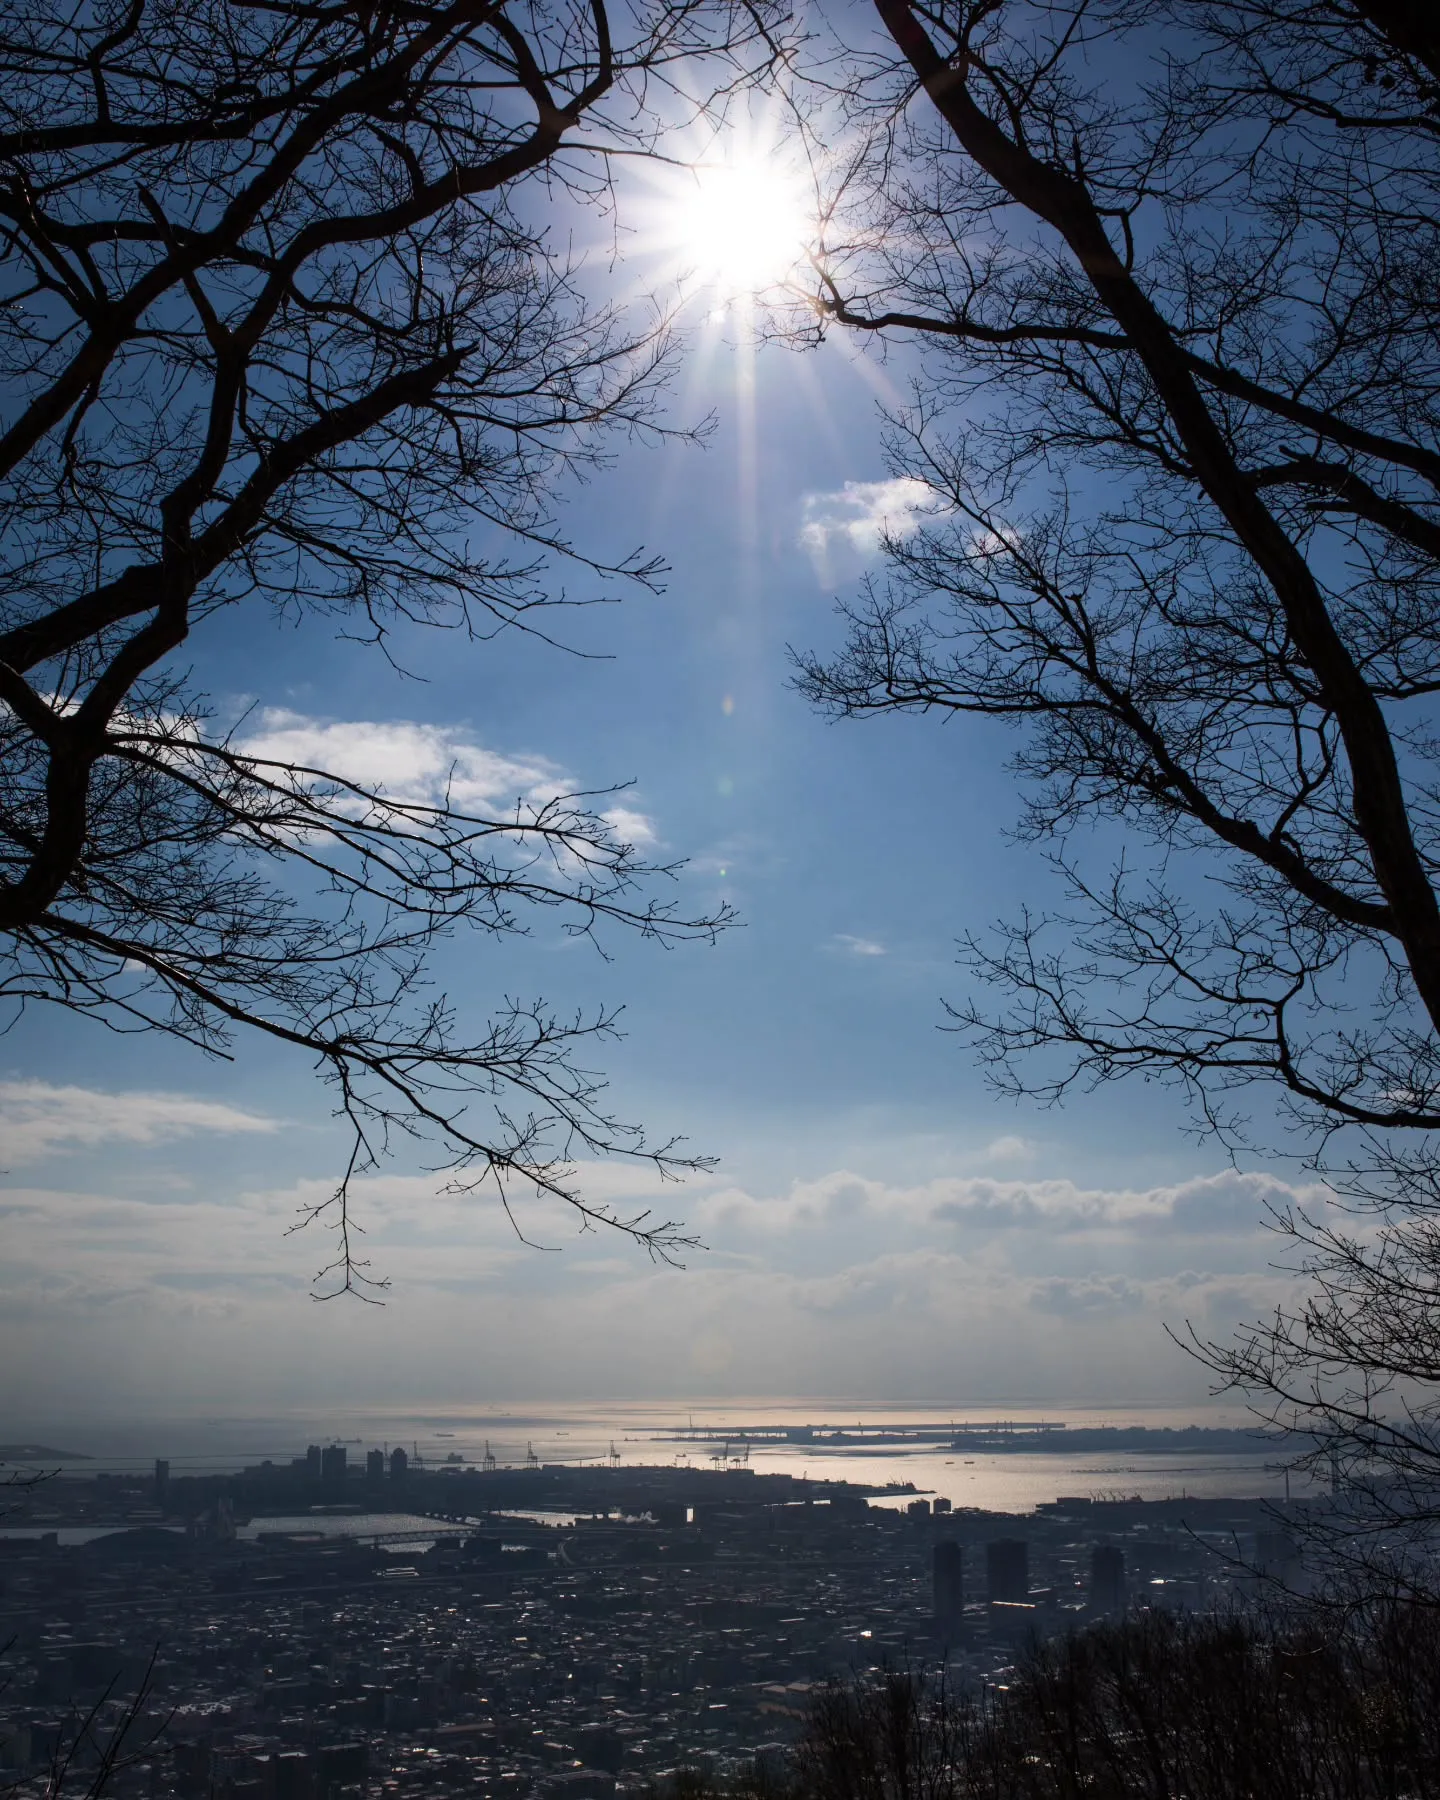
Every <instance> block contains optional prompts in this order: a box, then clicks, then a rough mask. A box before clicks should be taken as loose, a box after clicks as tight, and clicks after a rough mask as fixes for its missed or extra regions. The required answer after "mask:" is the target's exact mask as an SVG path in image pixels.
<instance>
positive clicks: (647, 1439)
mask: <svg viewBox="0 0 1440 1800" xmlns="http://www.w3.org/2000/svg"><path fill="white" fill-rule="evenodd" d="M1038 1418H1045V1419H1048V1420H1051V1421H1053V1422H1057V1423H1061V1422H1063V1423H1065V1424H1068V1425H1071V1426H1081V1425H1148V1426H1151V1427H1153V1428H1158V1427H1163V1426H1181V1425H1190V1424H1206V1425H1217V1426H1218V1425H1235V1424H1241V1423H1243V1422H1244V1421H1243V1419H1242V1418H1241V1417H1240V1416H1238V1415H1237V1414H1235V1413H1219V1412H1205V1411H1204V1410H1202V1409H1197V1408H1191V1409H1189V1410H1186V1411H1180V1412H1177V1411H1173V1410H1169V1411H1162V1410H1160V1409H1150V1410H1145V1409H1135V1408H1129V1409H1125V1410H1118V1409H1117V1410H1107V1409H1105V1408H1100V1407H1087V1408H1080V1407H1059V1408H1056V1407H1046V1408H1039V1407H1033V1408H1025V1409H1020V1408H1015V1407H1007V1408H1003V1409H1002V1408H997V1407H977V1406H965V1405H960V1404H957V1405H955V1406H953V1407H950V1406H945V1407H927V1408H907V1407H901V1406H874V1405H871V1406H858V1405H856V1404H855V1403H854V1402H835V1401H825V1402H806V1401H795V1402H791V1403H788V1404H777V1403H776V1402H774V1401H764V1402H751V1401H744V1400H734V1401H726V1402H723V1403H717V1402H706V1403H704V1404H703V1405H697V1406H696V1407H695V1408H694V1409H693V1410H692V1409H691V1408H689V1407H686V1406H683V1405H675V1404H673V1403H666V1402H659V1403H648V1404H644V1405H638V1404H629V1405H621V1404H615V1405H608V1406H606V1405H584V1406H578V1405H577V1406H571V1407H562V1406H558V1405H544V1406H541V1405H535V1406H523V1405H518V1404H517V1405H515V1406H510V1407H492V1408H483V1409H482V1408H478V1407H477V1408H476V1409H474V1410H473V1411H471V1412H468V1413H460V1412H453V1411H452V1412H449V1413H443V1412H438V1411H437V1412H434V1413H428V1414H419V1413H413V1414H405V1413H391V1414H368V1415H361V1414H355V1413H351V1414H337V1415H334V1416H332V1417H330V1418H314V1417H310V1416H298V1415H297V1416H295V1417H292V1418H274V1417H272V1418H256V1419H169V1420H164V1419H157V1420H147V1421H139V1420H137V1421H135V1422H134V1424H133V1425H131V1426H129V1427H128V1428H124V1427H117V1425H116V1423H115V1421H114V1420H107V1421H106V1422H105V1423H104V1424H103V1425H102V1424H95V1425H92V1426H88V1427H87V1426H86V1425H85V1424H83V1423H80V1424H73V1425H70V1426H67V1427H65V1428H64V1429H63V1430H62V1428H61V1427H59V1426H52V1427H46V1428H45V1430H44V1431H41V1430H40V1429H38V1428H37V1427H35V1426H34V1425H30V1426H29V1427H28V1428H27V1430H26V1432H25V1434H24V1435H25V1436H26V1437H27V1438H33V1439H38V1441H40V1442H42V1443H50V1444H56V1445H58V1446H59V1447H60V1448H63V1449H68V1450H74V1451H83V1452H87V1453H88V1454H89V1456H90V1457H91V1458H92V1459H93V1460H92V1461H90V1462H87V1463H76V1464H74V1465H71V1466H73V1467H74V1468H75V1469H76V1471H77V1472H78V1471H80V1470H95V1469H116V1470H120V1469H145V1468H148V1467H149V1465H150V1462H151V1460H152V1459H153V1458H154V1457H156V1456H166V1457H168V1458H169V1459H170V1464H171V1468H172V1470H173V1472H174V1473H175V1474H177V1475H180V1474H185V1473H200V1472H204V1471H220V1470H227V1469H236V1468H240V1467H241V1466H243V1465H245V1464H250V1463H255V1462H259V1461H261V1460H263V1459H264V1458H267V1457H268V1458H270V1459H271V1460H272V1461H275V1462H288V1461H289V1460H290V1458H291V1457H293V1456H298V1455H302V1454H303V1453H304V1450H305V1447H306V1445H307V1444H310V1443H331V1442H335V1441H340V1442H343V1443H345V1444H346V1446H347V1448H348V1449H349V1451H350V1456H351V1460H352V1461H354V1460H357V1459H359V1458H360V1457H361V1456H363V1454H364V1452H365V1451H366V1450H367V1449H370V1448H372V1447H374V1446H376V1445H379V1446H383V1447H393V1446H394V1445H396V1444H403V1445H404V1446H405V1448H406V1450H407V1451H409V1452H410V1453H411V1454H412V1455H414V1454H415V1453H416V1452H417V1451H418V1453H419V1455H420V1456H421V1458H422V1459H423V1461H424V1462H425V1464H426V1466H427V1467H435V1466H437V1465H441V1464H443V1463H444V1462H445V1460H446V1458H447V1457H453V1458H456V1459H458V1461H459V1462H460V1463H461V1464H464V1465H471V1464H478V1463H479V1462H480V1460H481V1458H482V1457H483V1455H484V1453H485V1449H486V1446H487V1444H488V1446H489V1448H490V1451H491V1453H492V1454H493V1455H494V1457H495V1459H496V1461H497V1462H498V1463H499V1464H500V1465H501V1466H502V1467H503V1466H509V1467H520V1466H523V1464H524V1462H525V1460H526V1457H527V1454H528V1452H529V1451H530V1450H531V1449H532V1448H533V1450H534V1453H535V1455H536V1457H537V1458H538V1460H539V1461H540V1462H542V1463H569V1464H577V1463H593V1462H599V1461H605V1460H608V1459H609V1454H610V1450H611V1447H612V1445H613V1447H614V1449H615V1451H616V1452H617V1453H618V1455H619V1457H620V1460H621V1463H622V1464H637V1463H679V1464H681V1465H682V1466H689V1467H692V1468H712V1467H719V1466H720V1465H721V1462H722V1460H723V1458H724V1455H725V1434H726V1433H728V1432H738V1431H739V1430H740V1429H741V1428H744V1427H749V1428H751V1429H766V1428H769V1429H787V1428H795V1427H804V1426H809V1427H812V1428H813V1429H815V1430H817V1431H818V1430H820V1429H822V1428H830V1429H834V1428H836V1427H843V1428H844V1429H845V1430H847V1431H851V1432H854V1431H856V1430H857V1428H858V1429H859V1430H860V1431H861V1432H862V1433H863V1432H874V1431H875V1430H877V1429H878V1428H879V1427H881V1426H882V1425H883V1426H891V1427H898V1426H907V1425H909V1426H914V1425H923V1424H928V1425H940V1426H946V1425H948V1424H949V1423H951V1422H952V1421H953V1422H954V1423H957V1424H958V1423H961V1422H967V1423H976V1424H994V1423H998V1422H999V1421H1001V1420H1002V1419H1014V1420H1021V1419H1030V1420H1033V1419H1038ZM704 1433H713V1434H715V1435H714V1436H713V1437H709V1438H707V1437H704V1436H702V1434H704ZM6 1435H10V1436H12V1437H16V1438H18V1437H19V1436H20V1433H18V1432H13V1433H7V1434H6ZM729 1451H730V1455H731V1457H732V1459H733V1458H734V1457H736V1456H737V1455H739V1454H741V1453H742V1447H741V1445H740V1443H739V1442H738V1440H737V1439H731V1441H730V1444H729ZM748 1460H749V1467H751V1468H752V1469H755V1470H757V1471H762V1472H769V1471H775V1472H785V1473H788V1474H793V1475H808V1476H809V1477H810V1478H811V1479H813V1480H827V1479H828V1480H850V1481H862V1482H865V1483H867V1484H870V1485H875V1486H879V1485H883V1484H885V1483H890V1482H897V1483H904V1482H909V1483H913V1484H914V1488H915V1490H916V1491H917V1492H919V1493H924V1494H940V1495H943V1496H944V1497H945V1498H947V1499H949V1500H951V1501H952V1502H953V1503H954V1504H955V1505H957V1506H977V1507H983V1508H985V1509H987V1510H992V1511H1006V1512H1026V1511H1029V1510H1031V1509H1032V1508H1034V1507H1035V1506H1036V1505H1037V1504H1039V1503H1040V1502H1041V1501H1046V1500H1053V1499H1055V1498H1056V1496H1057V1495H1059V1494H1090V1495H1098V1494H1126V1495H1129V1494H1139V1495H1143V1496H1144V1497H1145V1498H1147V1499H1159V1498H1164V1497H1166V1496H1169V1495H1180V1494H1204V1495H1244V1496H1250V1495H1262V1494H1263V1495H1278V1494H1280V1493H1283V1491H1284V1475H1283V1472H1282V1471H1281V1470H1280V1469H1279V1468H1278V1467H1277V1466H1275V1463H1276V1459H1275V1455H1274V1452H1273V1451H1272V1452H1268V1453H1267V1452H1264V1451H1261V1452H1259V1453H1257V1454H1255V1455H1246V1454H1236V1453H1233V1452H1232V1453H1228V1454H1225V1455H1222V1456H1202V1455H1195V1454H1192V1453H1175V1452H1171V1453H1169V1454H1154V1453H1137V1452H1134V1451H1124V1452H1120V1453H1113V1452H1111V1453H1100V1454H1095V1453H1084V1454H1081V1453H1076V1454H1073V1455H1069V1456H1067V1455H1064V1454H1052V1453H1048V1452H1047V1453H1045V1454H1037V1453H1029V1454H1026V1453H1019V1452H1017V1453H1011V1454H1005V1455H989V1456H976V1457H974V1458H966V1457H964V1456H957V1455H954V1454H953V1453H951V1452H950V1450H949V1449H948V1448H946V1447H944V1446H943V1445H942V1444H939V1443H936V1442H931V1443H929V1444H917V1445H916V1446H914V1447H910V1446H908V1445H902V1444H894V1443H889V1444H880V1443H876V1442H871V1443H868V1444H866V1443H864V1442H861V1443H858V1444H857V1443H856V1442H855V1441H853V1440H852V1441H850V1442H848V1443H847V1444H846V1445H844V1446H843V1447H831V1446H827V1445H821V1444H815V1443H787V1442H772V1443H764V1444H758V1443H753V1442H752V1444H751V1446H750V1451H749V1459H748ZM1296 1491H1297V1492H1298V1491H1299V1487H1298V1484H1297V1490H1296ZM893 1503H894V1504H904V1500H903V1498H898V1499H896V1500H895V1501H894V1502H893ZM302 1524H303V1526H304V1527H305V1528H307V1529H322V1530H323V1529H327V1528H328V1527H327V1526H325V1525H324V1524H321V1523H319V1522H318V1521H317V1519H316V1518H315V1517H314V1516H310V1517H307V1518H306V1519H304V1520H303V1521H299V1520H297V1521H294V1522H292V1523H291V1525H290V1527H289V1528H292V1529H298V1528H300V1527H301V1525H302ZM391 1524H392V1526H393V1519H392V1521H391ZM264 1528H266V1529H272V1530H275V1529H286V1528H287V1527H286V1526H284V1525H281V1524H280V1522H279V1521H274V1520H270V1521H265V1522H264ZM337 1528H338V1525H337ZM345 1528H346V1529H350V1530H353V1529H354V1526H353V1521H346V1524H345Z"/></svg>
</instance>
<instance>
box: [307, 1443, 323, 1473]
mask: <svg viewBox="0 0 1440 1800" xmlns="http://www.w3.org/2000/svg"><path fill="white" fill-rule="evenodd" d="M305 1473H306V1475H307V1476H308V1477H309V1478H310V1480H311V1481H318V1480H319V1479H320V1446H319V1445H318V1444H312V1445H311V1446H310V1448H309V1449H308V1450H307V1451H306V1452H305Z"/></svg>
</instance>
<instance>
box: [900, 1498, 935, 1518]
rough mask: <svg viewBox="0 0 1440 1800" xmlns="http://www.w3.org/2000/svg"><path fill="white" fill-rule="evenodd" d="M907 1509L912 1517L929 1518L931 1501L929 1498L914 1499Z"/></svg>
mask: <svg viewBox="0 0 1440 1800" xmlns="http://www.w3.org/2000/svg"><path fill="white" fill-rule="evenodd" d="M905 1510H906V1512H907V1513H909V1515H910V1517H911V1518H912V1519H928V1518H929V1517H930V1502H929V1501H928V1500H912V1501H911V1502H910V1504H909V1505H908V1506H907V1507H906V1508H905Z"/></svg>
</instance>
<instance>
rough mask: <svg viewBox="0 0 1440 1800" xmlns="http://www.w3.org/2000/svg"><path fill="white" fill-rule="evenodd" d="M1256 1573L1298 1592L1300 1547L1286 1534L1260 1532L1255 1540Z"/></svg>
mask: <svg viewBox="0 0 1440 1800" xmlns="http://www.w3.org/2000/svg"><path fill="white" fill-rule="evenodd" d="M1255 1567H1256V1572H1257V1573H1258V1574H1260V1575H1261V1576H1263V1577H1265V1578H1266V1579H1268V1580H1270V1581H1278V1582H1279V1583H1280V1585H1281V1587H1284V1588H1289V1589H1290V1590H1292V1592H1298V1591H1299V1590H1300V1588H1301V1587H1302V1586H1303V1581H1302V1575H1301V1561H1300V1546H1299V1545H1298V1544H1297V1543H1296V1542H1295V1540H1294V1538H1292V1537H1291V1536H1290V1535H1289V1534H1288V1532H1284V1531H1262V1532H1259V1533H1258V1534H1257V1536H1256V1539H1255Z"/></svg>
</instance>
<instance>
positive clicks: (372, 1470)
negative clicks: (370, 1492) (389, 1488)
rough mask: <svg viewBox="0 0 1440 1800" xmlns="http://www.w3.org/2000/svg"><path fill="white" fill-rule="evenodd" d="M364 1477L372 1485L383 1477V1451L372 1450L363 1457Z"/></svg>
mask: <svg viewBox="0 0 1440 1800" xmlns="http://www.w3.org/2000/svg"><path fill="white" fill-rule="evenodd" d="M365 1479H366V1481H367V1482H368V1483H369V1484H370V1485H371V1486H372V1487H374V1486H375V1484H376V1483H377V1482H381V1481H383V1480H384V1479H385V1452H384V1451H383V1450H372V1451H370V1452H369V1454H368V1455H367V1456H366V1458H365Z"/></svg>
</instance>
